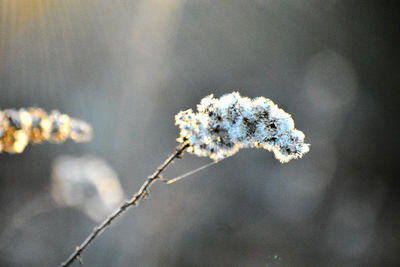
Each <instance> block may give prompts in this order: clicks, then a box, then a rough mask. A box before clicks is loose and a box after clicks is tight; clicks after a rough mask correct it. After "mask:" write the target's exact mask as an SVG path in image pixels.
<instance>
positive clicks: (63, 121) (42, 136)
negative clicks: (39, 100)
mask: <svg viewBox="0 0 400 267" xmlns="http://www.w3.org/2000/svg"><path fill="white" fill-rule="evenodd" d="M91 135H92V128H91V127H90V125H89V124H87V123H86V122H83V121H80V120H77V119H73V118H70V117H69V116H68V115H66V114H61V113H60V112H58V111H52V112H51V113H50V114H48V113H46V112H45V111H43V110H42V109H40V108H29V109H20V110H15V109H6V110H3V111H1V110H0V153H1V152H3V151H4V152H7V153H22V152H23V151H24V149H25V147H26V146H27V145H28V143H29V142H32V143H41V142H43V141H48V142H52V143H61V142H64V141H65V140H66V139H67V138H71V139H72V140H74V141H75V142H84V141H88V140H89V139H90V138H91Z"/></svg>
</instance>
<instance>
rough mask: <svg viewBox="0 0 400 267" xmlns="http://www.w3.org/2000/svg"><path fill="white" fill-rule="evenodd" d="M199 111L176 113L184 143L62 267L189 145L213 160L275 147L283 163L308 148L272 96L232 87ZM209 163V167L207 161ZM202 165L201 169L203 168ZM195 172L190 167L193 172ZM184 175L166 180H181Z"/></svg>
mask: <svg viewBox="0 0 400 267" xmlns="http://www.w3.org/2000/svg"><path fill="white" fill-rule="evenodd" d="M197 110H198V112H197V113H194V112H193V110H192V109H189V110H186V111H181V112H179V113H178V114H177V115H176V116H175V121H176V124H177V125H178V126H179V128H180V137H179V138H178V139H177V140H178V142H179V143H180V145H179V146H178V147H177V148H176V149H175V152H174V153H173V154H171V155H170V156H169V157H168V158H167V159H166V160H165V162H164V163H163V164H161V165H160V166H159V167H158V169H157V170H156V171H155V172H154V173H153V174H152V175H150V176H149V177H148V178H147V179H146V181H145V182H144V184H143V185H142V186H141V187H140V189H139V191H137V192H136V193H135V194H134V195H133V196H132V197H131V199H129V200H126V201H125V202H124V203H122V204H121V206H119V208H118V209H116V210H115V211H114V212H113V213H112V214H111V215H110V216H109V217H107V218H106V219H105V220H104V221H103V222H102V223H101V224H100V225H98V226H96V227H95V228H94V230H93V232H91V233H90V234H89V236H88V237H87V238H86V239H85V240H84V241H83V242H82V243H81V244H80V245H79V246H77V247H76V249H75V251H74V252H73V253H72V254H71V255H70V256H69V258H68V259H67V260H66V261H65V262H63V263H62V264H61V265H62V266H69V265H70V264H71V263H73V262H74V261H75V260H77V259H78V260H79V259H80V256H81V254H82V252H83V251H84V250H85V249H86V248H87V247H88V246H89V245H90V244H91V243H92V242H93V240H94V239H96V237H98V236H99V235H100V234H101V233H102V232H103V231H104V230H105V229H106V228H107V227H108V226H109V225H110V224H111V223H112V222H113V221H114V219H115V218H117V217H118V216H120V215H121V214H122V213H124V212H125V211H126V210H127V209H129V208H130V207H132V206H136V205H137V204H138V202H139V200H140V199H144V198H146V196H147V195H148V190H149V188H150V186H151V185H152V184H153V183H154V182H156V181H157V180H163V179H162V178H161V173H162V172H163V171H164V170H165V169H166V168H167V167H168V166H169V165H170V164H171V163H172V162H173V161H174V160H175V159H176V158H180V156H181V155H182V154H183V152H184V151H185V150H187V151H188V152H190V153H194V154H195V155H197V156H208V157H210V158H211V159H213V160H214V163H215V162H218V160H221V159H224V158H226V157H229V156H231V155H233V154H235V153H236V152H237V151H239V149H240V148H248V147H256V148H264V149H267V150H270V151H273V152H274V154H275V157H276V158H277V159H278V160H280V162H288V161H290V160H291V159H297V158H301V157H302V156H303V155H304V154H305V153H307V152H308V151H309V144H305V143H304V134H303V132H301V131H299V130H297V129H295V128H294V122H293V119H292V117H291V116H290V114H288V113H286V112H285V111H283V110H282V109H280V108H279V107H278V106H277V105H275V104H274V103H273V102H272V101H271V100H269V99H266V98H264V97H258V98H255V99H253V100H251V99H250V98H247V97H241V96H240V94H239V93H237V92H234V93H231V94H227V95H224V96H222V97H221V98H220V99H216V98H214V97H213V95H209V96H207V97H205V98H203V99H202V100H201V103H200V104H199V105H198V106H197ZM206 166H210V164H207V165H206ZM203 168H204V166H203V167H201V168H199V169H198V170H200V169H203ZM192 173H194V171H191V172H189V174H192ZM186 176H187V175H186V174H185V175H182V176H180V177H178V178H174V179H171V180H163V181H164V182H166V183H167V184H170V183H172V182H175V181H178V180H180V179H181V178H182V177H186Z"/></svg>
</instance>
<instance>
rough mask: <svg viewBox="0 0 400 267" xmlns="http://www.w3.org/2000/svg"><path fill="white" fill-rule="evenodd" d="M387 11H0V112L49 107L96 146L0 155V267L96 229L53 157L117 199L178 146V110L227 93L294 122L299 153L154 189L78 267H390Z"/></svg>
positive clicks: (183, 4) (252, 2) (237, 160)
mask: <svg viewBox="0 0 400 267" xmlns="http://www.w3.org/2000/svg"><path fill="white" fill-rule="evenodd" d="M395 2H396V1H392V2H390V1H361V0H360V1H347V0H326V1H317V0H311V1H305V0H246V1H237V0H221V1H206V0H198V1H194V0H193V1H189V0H187V1H184V0H164V1H163V0H147V1H146V0H143V1H121V0H119V1H98V0H96V1H95V0H87V1H79V0H72V1H50V0H44V1H39V0H30V1H16V0H14V1H13V0H3V1H1V2H0V107H1V108H2V109H5V108H20V107H29V106H38V107H42V108H44V109H46V110H48V111H50V110H52V109H58V110H60V111H61V112H63V113H66V114H69V115H71V116H73V117H77V118H81V119H84V120H86V121H88V122H89V123H90V124H91V125H92V126H93V128H94V134H95V137H94V139H93V141H92V142H90V143H87V144H76V143H73V142H71V141H67V142H65V143H64V144H61V145H54V144H43V145H35V146H32V145H30V146H29V147H27V149H26V150H25V152H24V153H23V154H19V155H8V154H1V155H0V170H1V174H0V216H1V219H0V265H1V266H56V265H57V264H59V263H60V262H61V261H63V260H65V259H66V258H67V256H68V255H69V254H70V253H71V252H72V250H73V249H74V247H75V246H76V245H78V244H79V243H80V242H81V241H83V239H84V238H85V237H86V235H87V234H88V233H89V232H90V231H91V230H92V228H93V226H94V225H95V224H96V222H95V221H93V220H91V219H90V218H89V217H87V216H86V215H85V214H84V213H83V212H81V211H80V210H78V209H74V208H66V207H59V206H58V205H57V204H56V202H54V200H52V198H51V196H50V193H49V188H50V183H51V179H50V174H51V166H52V162H53V160H54V159H55V158H56V157H57V156H59V155H64V154H67V155H74V156H80V155H84V154H92V155H96V156H98V157H101V158H103V159H105V160H106V161H107V162H108V163H109V164H110V166H112V168H113V169H114V170H115V171H116V172H117V173H118V175H119V177H120V182H121V184H122V186H123V188H124V190H125V192H126V195H127V196H129V195H130V194H131V193H134V192H135V191H136V190H137V189H138V187H139V186H140V185H141V183H142V182H143V181H144V179H145V177H146V176H147V175H149V174H151V173H152V172H153V171H154V170H155V168H156V167H157V166H158V165H159V164H160V163H161V162H162V161H163V160H164V159H165V158H166V156H167V155H168V154H169V153H171V152H172V150H173V148H174V147H175V146H176V145H177V142H176V141H175V139H176V138H177V137H178V129H177V127H176V126H174V115H175V114H176V113H177V112H179V110H183V109H188V108H195V107H196V104H197V103H199V101H200V99H201V98H203V97H204V96H206V95H208V94H211V93H214V94H215V96H217V97H219V96H221V95H223V94H225V93H230V92H232V91H239V92H240V93H241V94H242V95H244V96H249V97H256V96H265V97H268V98H270V99H272V100H273V101H274V102H276V103H278V104H279V106H280V107H282V108H284V109H285V110H286V111H288V112H289V113H291V114H292V116H293V118H294V120H295V122H296V127H297V128H298V129H300V130H302V131H304V133H305V134H306V140H307V142H308V143H311V151H310V152H309V153H308V154H307V155H306V156H305V157H304V158H303V159H301V160H297V161H292V162H290V163H288V164H280V163H279V162H278V161H277V160H275V159H274V158H273V154H272V153H268V152H266V151H263V150H255V149H253V150H243V151H241V152H240V153H238V154H237V155H235V156H233V157H232V158H229V159H226V160H224V161H223V162H221V163H219V164H217V165H215V166H213V167H211V168H209V169H207V170H204V171H202V172H200V173H197V174H195V175H193V177H192V178H191V179H188V180H184V181H182V182H180V183H176V184H173V185H170V186H167V185H162V184H157V185H155V186H154V187H153V188H152V189H151V192H150V194H151V195H150V198H149V199H148V200H146V201H143V202H142V203H141V205H140V206H139V207H137V208H134V209H132V210H130V211H129V212H128V213H127V214H125V216H123V217H122V218H119V219H118V220H117V221H116V222H115V223H114V224H113V225H112V227H111V229H108V230H107V231H106V232H105V233H104V234H103V235H102V236H101V237H100V238H99V239H98V240H96V241H95V243H94V244H93V245H92V246H91V247H90V248H89V249H88V250H87V251H86V252H85V253H84V255H83V262H84V264H85V266H398V265H399V264H400V256H399V251H400V230H399V223H400V213H399V208H400V202H399V200H400V196H399V192H400V190H399V182H398V177H397V176H396V175H395V166H394V165H395V164H396V163H395V160H397V157H398V156H397V155H398V146H397V144H398V136H399V131H398V129H397V122H398V120H397V119H396V116H397V115H398V114H397V108H398V101H397V95H396V94H397V89H398V85H399V78H398V77H399V74H398V72H399V59H400V58H399V43H398V41H397V38H398V36H399V28H400V27H399V25H400V23H399V16H398V14H399V11H400V10H399V9H398V8H397V7H396V6H395V4H394V3H395ZM209 161H210V160H209V159H206V158H197V157H195V156H193V155H189V154H185V156H184V157H183V159H182V160H179V161H177V162H176V163H175V165H174V166H173V167H172V168H171V169H168V171H167V173H166V174H165V176H166V177H173V176H176V175H179V174H182V173H184V172H185V171H188V170H191V169H193V168H196V167H198V166H201V165H202V164H205V163H207V162H209Z"/></svg>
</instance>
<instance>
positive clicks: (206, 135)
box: [175, 92, 310, 163]
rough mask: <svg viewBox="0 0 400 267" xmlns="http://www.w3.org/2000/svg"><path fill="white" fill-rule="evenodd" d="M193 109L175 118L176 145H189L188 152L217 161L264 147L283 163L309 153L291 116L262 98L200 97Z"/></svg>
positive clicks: (307, 146) (233, 96)
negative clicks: (178, 134)
mask: <svg viewBox="0 0 400 267" xmlns="http://www.w3.org/2000/svg"><path fill="white" fill-rule="evenodd" d="M197 111H198V112H197V113H195V112H193V110H192V109H188V110H186V111H181V112H179V113H178V114H177V115H176V116H175V124H176V125H178V126H179V128H180V137H179V138H178V139H177V140H178V142H180V143H183V142H186V141H187V142H189V145H190V147H189V148H188V152H191V153H194V154H196V155H197V156H202V157H207V156H208V157H210V158H211V159H213V160H215V161H218V160H220V159H223V158H226V157H229V156H232V155H233V154H235V153H236V152H238V151H239V149H241V148H249V147H256V148H264V149H267V150H268V151H272V152H274V154H275V157H276V158H277V159H278V160H279V161H280V162H282V163H284V162H288V161H290V160H291V159H297V158H301V157H302V156H303V155H304V154H305V153H307V152H308V151H309V146H310V145H309V144H305V143H304V137H305V136H304V134H303V132H301V131H299V130H297V129H295V128H294V121H293V119H292V117H291V116H290V114H288V113H286V112H285V111H284V110H282V109H280V108H279V107H278V106H277V105H275V104H274V103H273V102H272V101H271V100H269V99H267V98H264V97H257V98H255V99H253V100H252V99H250V98H248V97H242V96H240V94H239V93H238V92H233V93H231V94H227V95H224V96H222V97H221V98H220V99H216V98H214V97H213V95H209V96H206V97H205V98H203V99H202V100H201V102H200V104H199V105H197Z"/></svg>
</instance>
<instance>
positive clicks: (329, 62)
mask: <svg viewBox="0 0 400 267" xmlns="http://www.w3.org/2000/svg"><path fill="white" fill-rule="evenodd" d="M304 89H305V92H306V94H307V96H308V98H309V100H310V101H311V102H312V103H313V104H314V105H315V106H316V107H318V108H319V109H322V110H325V111H334V110H338V109H340V108H342V107H344V106H345V105H346V104H348V103H350V102H351V101H352V100H353V99H354V96H355V95H356V92H357V89H358V85H357V77H356V73H355V71H354V69H353V67H352V66H351V64H350V62H349V61H348V60H347V59H346V58H345V57H343V56H342V55H339V54H338V53H336V52H334V51H332V50H324V51H321V52H319V53H317V54H315V55H314V56H312V57H311V59H310V60H309V62H308V64H307V67H306V73H305V77H304Z"/></svg>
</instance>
